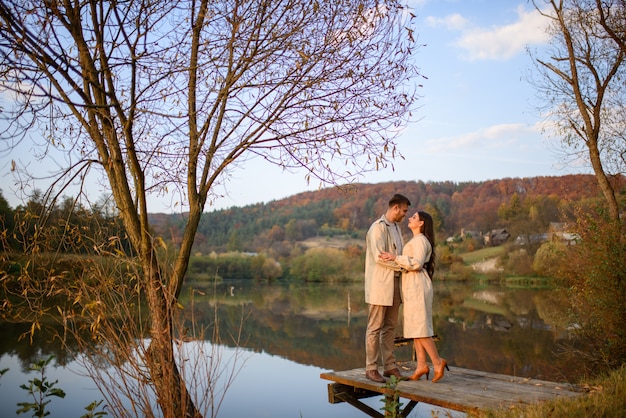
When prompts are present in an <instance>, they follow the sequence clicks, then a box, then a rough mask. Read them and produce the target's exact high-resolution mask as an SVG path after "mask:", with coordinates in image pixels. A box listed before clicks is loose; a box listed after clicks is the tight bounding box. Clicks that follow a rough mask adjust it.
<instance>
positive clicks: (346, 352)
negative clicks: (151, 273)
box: [0, 281, 575, 380]
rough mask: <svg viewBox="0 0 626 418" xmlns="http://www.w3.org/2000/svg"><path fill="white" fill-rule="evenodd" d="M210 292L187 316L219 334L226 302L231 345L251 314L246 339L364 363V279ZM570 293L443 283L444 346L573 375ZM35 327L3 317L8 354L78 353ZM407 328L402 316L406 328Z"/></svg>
mask: <svg viewBox="0 0 626 418" xmlns="http://www.w3.org/2000/svg"><path fill="white" fill-rule="evenodd" d="M477 290H480V293H477ZM202 292H203V294H202V293H198V292H194V300H193V301H192V300H191V299H190V296H189V295H190V292H183V298H182V300H181V302H182V303H183V305H184V306H186V307H187V313H186V317H187V320H190V318H191V317H192V316H191V313H192V312H191V310H192V309H193V317H194V318H195V320H196V321H197V322H198V323H199V324H203V325H204V326H206V327H208V329H207V332H205V335H207V336H209V335H211V331H212V326H213V324H214V323H215V315H216V310H215V307H216V306H217V318H218V321H219V330H220V338H221V343H222V344H224V345H228V346H233V345H234V343H233V336H232V333H233V332H235V331H236V330H238V329H239V326H240V324H241V321H242V317H243V330H242V338H241V341H242V343H241V344H242V346H244V347H246V348H249V349H251V350H254V351H257V352H260V351H263V352H267V353H269V354H272V355H278V356H282V357H285V358H288V359H289V360H292V361H294V362H297V363H300V364H307V365H314V366H316V367H320V368H323V369H330V370H345V369H352V368H358V367H363V364H364V348H363V342H364V339H365V322H366V314H367V307H366V305H365V302H364V300H363V288H362V284H361V283H355V284H333V285H330V284H327V283H314V284H294V283H291V284H289V283H272V284H269V283H257V282H239V281H237V282H225V283H220V284H218V285H216V286H215V287H211V286H209V287H207V288H204V289H202ZM484 292H487V293H484ZM489 292H493V294H497V295H499V298H497V299H494V301H496V303H497V305H495V304H491V303H487V302H485V301H484V300H482V301H481V300H478V301H474V299H473V295H477V294H480V295H485V294H491V293H489ZM483 299H484V298H483ZM216 302H217V304H216ZM562 302H563V301H562V300H560V299H559V297H558V296H557V295H556V294H555V293H553V292H551V291H547V290H540V291H538V290H532V289H507V288H504V287H499V286H496V287H493V286H491V287H489V288H482V289H475V288H473V286H471V285H469V284H458V283H443V282H439V283H437V285H436V293H435V305H434V312H435V317H434V327H435V333H437V334H438V335H439V336H440V337H441V342H439V343H438V346H439V349H440V352H441V354H442V356H443V357H445V358H447V359H448V361H449V362H450V363H451V364H453V365H456V366H459V367H465V368H470V369H476V370H484V371H489V372H496V373H505V374H509V375H515V376H521V377H534V378H541V379H547V380H562V379H564V378H570V377H571V376H573V374H574V373H575V370H574V368H573V367H571V366H570V367H563V366H562V365H559V358H558V356H556V354H555V351H556V350H557V342H558V339H559V338H562V337H563V336H564V335H565V334H563V330H564V325H565V320H564V318H565V314H564V313H563V312H565V309H559V305H560V303H562ZM28 329H29V325H28V324H0V330H1V331H2V335H6V336H9V335H12V336H15V337H14V338H3V339H2V342H0V350H1V352H2V354H5V353H9V354H15V355H17V356H18V357H19V358H20V360H21V361H22V364H23V365H24V367H27V366H28V364H30V363H32V362H34V361H35V360H36V359H37V358H40V357H41V356H45V355H48V354H54V355H55V356H56V357H57V360H58V362H59V364H66V363H67V362H68V361H70V360H72V358H71V357H69V354H68V352H67V351H65V350H62V349H61V348H60V345H59V344H57V341H55V340H54V338H53V334H50V333H48V334H45V333H38V334H36V335H35V339H34V340H33V344H32V345H30V344H29V342H28V339H26V340H23V341H21V342H19V343H16V342H15V341H16V339H17V336H18V335H21V334H23V333H24V332H26V331H28ZM401 329H402V328H401V324H400V326H399V328H398V332H399V333H401ZM397 356H398V358H399V359H400V360H409V359H410V358H411V346H410V345H409V346H406V347H401V348H399V349H398V351H397Z"/></svg>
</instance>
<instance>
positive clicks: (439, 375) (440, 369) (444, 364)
mask: <svg viewBox="0 0 626 418" xmlns="http://www.w3.org/2000/svg"><path fill="white" fill-rule="evenodd" d="M444 368H445V369H446V370H447V371H450V369H448V363H447V362H446V361H445V360H444V359H441V363H440V364H439V367H437V368H435V377H433V383H435V382H438V381H440V380H441V378H442V377H443V369H444Z"/></svg>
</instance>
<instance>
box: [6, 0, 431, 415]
mask: <svg viewBox="0 0 626 418" xmlns="http://www.w3.org/2000/svg"><path fill="white" fill-rule="evenodd" d="M410 19H411V14H410V13H409V12H408V10H407V9H406V7H405V6H403V4H401V3H400V2H399V1H396V0H383V1H373V0H372V1H369V0H365V1H359V2H353V1H346V0H327V1H312V2H302V1H300V0H255V1H243V0H224V1H206V0H198V1H168V2H149V1H141V0H139V1H134V0H128V1H124V2H118V1H103V0H87V1H80V2H79V1H70V0H65V1H49V0H41V1H34V0H15V1H0V25H1V27H0V86H1V88H2V89H3V90H4V91H5V93H10V94H7V95H6V97H11V103H10V105H9V106H6V107H5V108H4V109H2V110H3V112H2V113H1V115H2V117H4V118H5V120H6V125H5V129H4V130H3V132H2V139H3V140H6V141H9V142H7V143H14V142H15V141H16V140H28V139H29V138H31V137H32V135H33V133H34V132H41V130H43V132H41V135H42V138H43V145H44V146H45V147H56V148H59V149H62V150H65V151H66V152H67V157H66V158H67V163H66V164H64V165H62V166H61V167H60V168H61V170H60V172H59V177H58V182H57V183H56V184H58V185H59V184H60V185H61V188H62V186H63V185H64V184H66V183H63V182H62V180H66V181H69V180H70V179H73V178H76V177H80V176H82V175H84V173H85V172H86V171H88V170H98V171H99V172H101V173H102V175H103V178H105V179H106V180H107V183H108V185H109V186H110V189H111V193H112V196H113V198H114V200H115V204H116V206H117V209H118V211H119V216H120V217H121V219H122V222H123V225H124V228H125V231H126V234H127V235H128V239H129V240H130V242H131V244H132V248H133V251H134V261H135V262H136V264H137V271H138V272H140V273H139V281H138V285H139V288H140V294H141V295H145V296H144V297H145V302H146V303H147V305H148V308H149V309H148V311H149V318H148V319H149V338H150V347H149V348H148V349H147V350H145V351H144V352H142V353H141V356H142V357H141V360H142V361H143V362H144V364H145V365H146V367H147V370H148V371H149V377H150V379H149V381H150V382H151V385H152V387H153V390H154V392H155V394H156V397H157V400H158V404H159V406H160V408H161V410H162V413H163V415H164V416H166V417H180V416H183V415H188V416H197V415H199V412H198V410H197V409H196V408H195V406H194V403H193V401H192V399H191V397H190V396H189V395H188V393H189V391H188V390H187V388H186V387H185V383H184V381H183V378H182V377H181V374H180V373H179V369H178V368H177V365H176V363H175V361H174V349H173V317H174V316H175V314H174V312H175V310H176V301H177V298H178V296H179V294H180V291H181V287H182V284H183V280H184V277H185V272H186V269H187V265H188V261H189V256H190V251H191V247H192V244H193V241H194V238H195V235H196V230H197V227H198V223H199V221H200V217H201V215H202V212H203V210H204V208H205V206H206V205H207V203H208V202H211V201H212V200H213V199H216V198H219V196H217V195H216V194H215V187H216V186H218V185H222V184H224V183H225V181H226V180H227V176H228V175H229V174H230V173H231V172H232V170H234V169H236V168H237V167H241V166H242V165H243V164H245V162H246V160H247V159H248V158H249V157H253V156H260V157H261V158H264V159H266V160H267V161H268V162H269V163H273V164H277V165H279V166H281V167H284V168H285V169H297V168H300V169H304V170H306V172H307V173H308V174H307V179H312V178H315V179H318V180H319V181H321V182H323V183H327V184H340V183H342V182H349V181H351V180H353V179H355V178H356V177H357V176H359V175H360V174H362V173H364V172H366V171H368V170H372V169H378V168H380V167H384V166H386V165H387V164H389V163H390V162H391V160H392V159H393V158H394V157H395V156H397V150H396V145H395V142H394V138H395V135H396V133H397V132H398V131H399V130H398V129H399V128H400V127H401V126H402V125H403V124H405V123H406V122H407V121H408V117H409V116H410V112H411V110H412V108H413V107H414V104H415V102H416V99H417V95H416V85H415V84H414V83H415V78H416V77H418V76H419V74H418V71H417V68H416V67H415V66H414V64H413V62H412V61H411V60H412V53H413V52H414V50H415V48H416V44H415V40H414V38H413V30H412V28H411V26H410ZM11 141H13V142H11ZM268 187H279V185H268ZM172 190H176V191H178V192H179V193H180V196H181V202H183V203H184V207H185V209H186V210H188V215H187V218H186V225H185V227H184V235H183V239H182V241H181V243H180V245H179V247H177V248H176V250H175V253H176V254H175V257H174V261H173V262H172V265H171V268H167V267H166V264H167V263H165V261H166V260H164V259H163V256H162V252H161V251H159V241H158V240H157V239H156V238H157V237H153V236H152V234H151V233H150V225H149V221H148V213H149V210H150V207H149V206H148V205H149V197H150V196H151V195H152V194H155V193H156V194H158V193H159V192H165V191H172ZM92 328H93V330H94V332H97V324H96V325H94V326H93V327H92ZM122 331H123V328H122ZM123 339H124V338H122V339H121V340H123ZM146 380H148V379H146Z"/></svg>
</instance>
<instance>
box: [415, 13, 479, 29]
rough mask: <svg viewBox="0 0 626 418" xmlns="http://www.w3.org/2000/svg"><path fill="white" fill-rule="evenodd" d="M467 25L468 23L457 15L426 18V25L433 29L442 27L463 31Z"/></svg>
mask: <svg viewBox="0 0 626 418" xmlns="http://www.w3.org/2000/svg"><path fill="white" fill-rule="evenodd" d="M469 24H470V22H469V21H468V20H467V19H465V18H464V17H463V16H461V15H460V14H458V13H455V14H452V15H448V16H446V17H443V18H438V17H433V16H428V17H427V18H426V25H427V26H430V27H433V28H438V27H444V28H445V29H448V30H463V29H465V28H466V27H467V26H468V25H469Z"/></svg>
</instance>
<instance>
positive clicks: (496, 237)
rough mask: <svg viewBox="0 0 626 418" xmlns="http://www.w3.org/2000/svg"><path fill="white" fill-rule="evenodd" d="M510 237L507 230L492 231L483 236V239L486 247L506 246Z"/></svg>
mask: <svg viewBox="0 0 626 418" xmlns="http://www.w3.org/2000/svg"><path fill="white" fill-rule="evenodd" d="M510 236H511V234H509V233H508V231H507V230H506V229H492V230H491V231H489V232H487V233H486V234H485V235H484V236H483V239H484V242H485V245H490V246H496V245H502V244H504V243H505V242H506V240H508V239H509V237H510Z"/></svg>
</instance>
